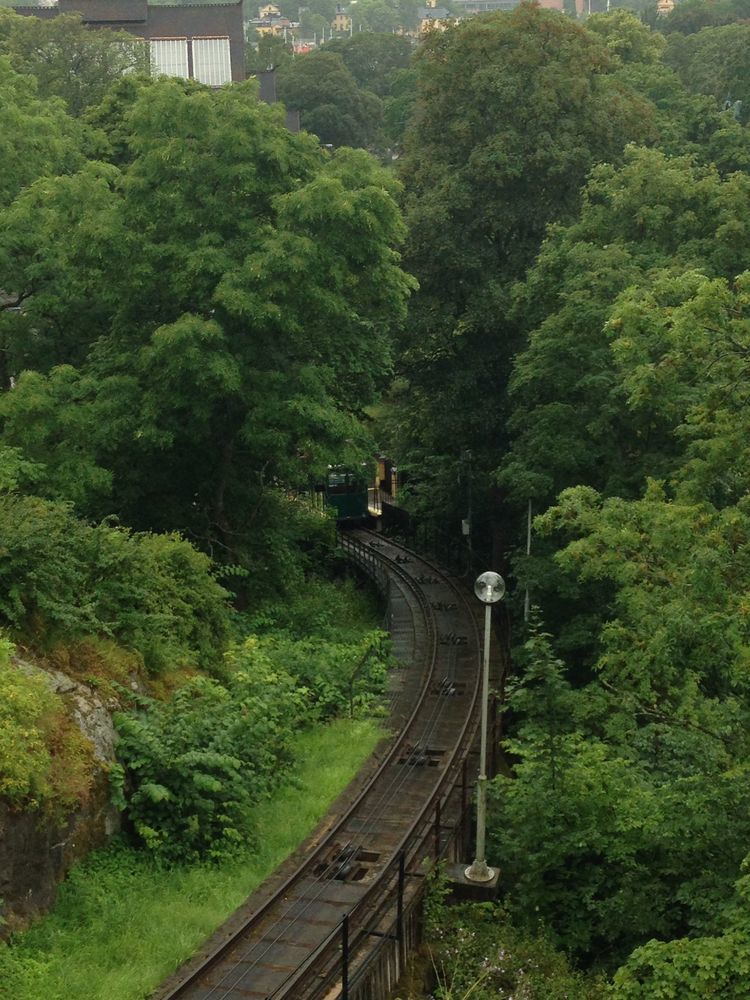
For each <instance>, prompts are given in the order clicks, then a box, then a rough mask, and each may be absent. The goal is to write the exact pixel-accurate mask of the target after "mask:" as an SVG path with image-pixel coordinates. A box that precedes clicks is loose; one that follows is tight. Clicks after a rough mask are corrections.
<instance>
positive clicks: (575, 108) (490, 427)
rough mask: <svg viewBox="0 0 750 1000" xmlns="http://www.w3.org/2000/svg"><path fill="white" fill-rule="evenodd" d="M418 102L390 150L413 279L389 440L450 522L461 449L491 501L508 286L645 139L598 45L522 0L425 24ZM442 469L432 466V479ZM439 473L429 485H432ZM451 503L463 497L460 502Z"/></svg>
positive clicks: (634, 102)
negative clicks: (397, 148)
mask: <svg viewBox="0 0 750 1000" xmlns="http://www.w3.org/2000/svg"><path fill="white" fill-rule="evenodd" d="M416 65H417V69H418V74H419V75H418V98H417V103H416V105H415V110H414V114H413V115H412V117H411V120H410V125H409V129H408V132H407V135H406V140H405V155H404V157H403V158H402V164H403V166H402V177H403V179H404V182H405V184H406V187H407V197H406V208H407V217H408V220H409V223H410V235H409V242H408V245H407V263H408V266H409V267H410V268H411V269H412V270H413V271H414V273H415V275H416V277H417V278H418V280H419V282H420V291H419V294H418V295H417V296H416V297H415V299H414V300H413V304H412V310H411V314H410V322H409V324H408V336H406V337H405V338H404V345H403V346H404V352H403V360H402V366H401V367H402V371H403V374H404V376H405V382H404V389H403V395H401V396H399V399H398V403H399V406H400V413H399V416H398V424H399V427H398V428H397V430H396V432H395V434H394V437H395V438H396V439H397V441H398V451H399V454H401V455H402V456H403V458H402V464H403V463H404V461H406V462H407V463H409V464H411V466H412V468H413V469H414V471H415V473H416V474H415V476H414V481H415V489H416V490H419V491H420V494H421V495H423V497H424V500H423V502H421V503H420V500H419V498H415V500H414V502H415V503H417V504H420V507H419V509H420V513H423V512H424V513H426V514H427V516H428V517H429V513H428V509H429V508H430V507H433V508H434V507H435V500H434V495H433V492H434V490H435V489H438V490H439V496H440V497H443V496H446V497H450V496H451V495H453V497H454V500H453V502H452V503H451V502H450V501H449V506H448V507H447V508H439V510H440V515H439V516H440V518H441V519H444V518H445V516H446V515H448V516H449V517H450V518H451V519H452V520H453V522H454V523H455V524H456V525H458V523H459V518H460V517H463V516H465V512H466V511H465V508H464V509H461V508H462V506H463V498H462V497H461V496H460V495H459V492H458V491H457V490H456V479H455V476H456V463H457V458H458V456H459V455H460V454H461V453H462V451H464V450H465V449H467V448H468V449H470V450H471V453H472V455H473V469H474V475H475V476H476V479H475V487H476V489H475V491H474V497H475V510H474V514H475V517H476V515H478V514H479V513H480V511H479V509H478V508H479V506H480V504H483V505H484V506H485V508H486V510H488V511H489V509H490V508H492V507H495V506H496V502H497V500H496V498H495V497H493V496H492V494H491V490H490V468H491V463H492V458H491V456H492V455H497V453H498V451H501V450H502V447H503V441H504V439H505V427H504V425H505V419H506V413H505V409H504V404H503V394H504V387H505V384H506V382H507V378H508V374H509V368H510V359H511V357H512V355H513V354H514V353H515V352H516V351H517V350H518V348H519V346H520V339H519V331H518V327H517V324H515V323H514V322H512V321H510V320H509V318H508V306H509V303H510V290H511V288H512V286H513V283H514V282H515V281H516V280H517V279H518V278H519V277H521V276H522V274H523V272H524V270H525V268H526V267H527V266H528V265H529V264H530V263H531V261H532V260H533V257H534V255H535V254H536V252H537V251H538V249H539V246H540V244H541V242H542V240H543V238H544V234H545V229H546V227H547V225H548V224H549V223H550V222H553V221H555V220H561V219H572V218H573V217H574V216H575V213H576V212H577V210H578V207H579V204H580V202H579V190H580V187H581V185H582V183H583V181H584V179H585V177H586V174H587V172H588V171H589V170H590V168H591V167H592V166H593V165H594V164H595V163H596V162H597V161H598V160H600V159H604V160H609V161H611V160H613V159H617V158H618V157H619V156H620V155H621V151H622V149H623V146H624V145H625V143H626V142H627V141H628V140H634V139H644V138H646V137H647V136H648V135H649V134H650V130H651V112H650V109H649V107H648V105H647V104H646V103H645V102H644V101H643V100H641V99H640V98H638V97H636V96H634V95H633V93H632V92H631V91H629V90H628V89H627V88H625V87H624V86H622V85H621V84H619V83H618V81H617V80H616V78H615V76H614V75H613V72H614V70H615V69H616V68H617V65H616V62H615V61H614V60H613V57H612V56H610V55H609V54H608V52H607V50H606V47H605V45H604V43H603V42H602V41H601V40H600V39H599V38H597V37H594V36H593V35H591V34H589V33H587V32H586V31H585V30H583V29H582V28H580V27H578V26H577V25H575V24H573V23H572V22H571V21H570V20H569V19H566V18H561V17H560V16H559V15H558V14H557V13H556V12H551V11H544V10H540V9H539V8H538V7H534V6H530V5H521V6H520V7H518V8H517V9H516V10H514V11H512V12H510V13H508V14H493V15H491V16H488V17H481V18H476V19H471V20H469V21H466V22H465V23H463V24H461V25H459V26H458V27H455V28H450V29H448V30H447V31H445V32H440V33H437V32H436V33H433V34H432V35H431V36H430V37H429V38H428V39H427V40H426V41H425V42H424V44H423V46H422V48H421V50H420V54H419V56H418V58H417V62H416ZM440 470H444V472H443V474H441V471H440ZM436 478H438V479H441V483H440V486H439V487H438V486H437V485H436V482H435V479H436ZM457 501H461V503H460V504H459V503H458V502H457Z"/></svg>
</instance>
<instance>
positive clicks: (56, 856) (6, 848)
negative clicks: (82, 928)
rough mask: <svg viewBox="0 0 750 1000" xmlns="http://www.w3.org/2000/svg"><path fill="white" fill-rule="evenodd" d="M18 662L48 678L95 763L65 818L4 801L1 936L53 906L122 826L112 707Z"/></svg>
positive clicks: (22, 666) (0, 818)
mask: <svg viewBox="0 0 750 1000" xmlns="http://www.w3.org/2000/svg"><path fill="white" fill-rule="evenodd" d="M14 666H15V667H16V668H17V669H18V670H20V671H22V672H23V673H26V674H36V675H38V676H41V677H43V678H44V680H45V683H46V684H47V685H48V686H49V688H50V689H51V690H52V691H53V692H54V693H55V694H56V695H57V696H58V697H59V698H60V699H61V700H62V702H63V704H64V705H65V708H66V711H67V712H68V713H69V714H70V716H71V717H72V719H73V720H74V721H75V723H76V725H77V726H78V727H79V729H80V730H81V732H82V734H83V735H84V737H85V738H86V739H87V740H88V741H89V742H90V743H91V746H92V751H93V753H92V760H93V765H92V774H91V782H90V787H89V791H88V794H87V795H86V797H85V801H83V802H82V803H81V805H80V806H79V808H78V809H76V810H75V811H74V812H71V813H70V814H69V815H68V816H66V817H64V818H63V819H62V820H60V819H58V820H51V819H50V818H48V817H46V816H45V815H44V814H42V813H40V812H38V811H34V812H23V811H20V810H15V809H12V808H10V807H9V806H8V805H7V804H4V803H2V802H0V935H2V934H7V933H9V932H10V931H11V930H13V929H14V928H15V927H18V926H21V925H23V924H25V923H27V922H28V921H29V920H30V919H32V918H33V917H35V916H37V915H38V914H39V913H41V912H43V911H44V910H46V909H48V908H49V906H50V905H51V904H52V903H53V902H54V898H55V894H56V891H57V886H58V884H59V882H60V881H61V879H62V878H64V876H65V874H66V873H67V872H68V870H69V869H70V867H71V865H72V864H73V863H74V862H75V861H77V860H78V859H79V858H81V857H82V856H83V855H85V854H86V853H87V852H88V851H90V850H91V849H92V848H94V847H98V846H100V845H101V844H102V843H104V841H105V840H106V839H107V838H108V837H109V836H111V835H112V834H113V833H114V832H115V831H116V830H117V829H118V828H119V813H118V811H117V810H116V809H115V808H114V807H113V806H112V805H111V803H110V794H109V778H108V773H109V765H110V764H111V763H112V761H113V760H114V756H115V755H114V747H115V742H116V739H117V737H116V733H115V729H114V725H113V724H112V718H111V715H110V712H109V710H108V708H107V706H106V705H105V704H104V702H103V701H102V699H101V698H100V697H99V695H98V694H96V693H95V692H93V691H92V690H91V689H90V688H89V687H88V686H86V685H84V684H80V683H78V682H76V681H74V680H72V679H71V678H69V677H67V676H66V675H65V674H63V673H61V672H59V671H56V670H41V669H40V668H39V667H36V666H34V665H33V664H30V663H28V662H25V661H23V660H19V659H16V660H14Z"/></svg>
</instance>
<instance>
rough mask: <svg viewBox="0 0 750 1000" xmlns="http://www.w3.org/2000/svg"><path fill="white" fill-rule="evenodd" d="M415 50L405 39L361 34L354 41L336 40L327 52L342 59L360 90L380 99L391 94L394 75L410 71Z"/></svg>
mask: <svg viewBox="0 0 750 1000" xmlns="http://www.w3.org/2000/svg"><path fill="white" fill-rule="evenodd" d="M413 51H414V47H413V45H412V42H411V39H409V38H405V37H404V36H403V35H390V34H378V33H376V32H372V31H362V32H358V33H357V34H356V35H352V37H351V38H334V39H333V41H331V42H328V43H327V44H326V52H335V53H337V55H340V56H341V58H342V59H343V61H344V65H345V66H346V67H347V69H348V70H349V72H350V73H351V74H352V76H353V77H354V79H355V80H356V82H357V86H358V87H363V88H364V89H365V90H371V91H372V92H373V93H374V94H377V95H378V97H386V96H387V95H388V94H389V93H390V87H391V80H392V76H393V73H394V71H396V70H404V69H408V68H409V65H410V63H411V60H412V54H413Z"/></svg>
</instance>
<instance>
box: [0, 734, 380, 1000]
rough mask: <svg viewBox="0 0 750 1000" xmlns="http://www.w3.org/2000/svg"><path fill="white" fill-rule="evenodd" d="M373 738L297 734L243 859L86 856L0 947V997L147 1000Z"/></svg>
mask: <svg viewBox="0 0 750 1000" xmlns="http://www.w3.org/2000/svg"><path fill="white" fill-rule="evenodd" d="M381 735H382V734H381V732H380V731H379V730H378V728H377V726H376V724H375V723H374V722H371V721H363V720H354V721H352V720H348V719H340V720H338V721H336V722H334V723H332V724H330V725H328V726H325V727H319V728H316V729H314V730H311V731H308V732H304V733H300V734H299V735H298V736H297V747H296V749H297V756H298V760H299V761H300V763H299V765H298V767H297V769H296V773H295V780H294V783H293V784H290V785H287V786H285V787H283V788H281V789H279V790H278V791H277V792H276V794H275V795H273V797H272V798H271V799H269V800H268V801H267V802H263V803H261V804H260V805H259V807H258V810H257V825H258V848H257V850H256V851H254V852H253V853H252V854H251V855H249V856H247V857H243V858H238V859H237V860H234V861H232V862H227V863H224V864H222V865H219V866H192V867H185V868H176V869H171V870H170V869H166V868H162V867H159V866H157V865H155V864H154V863H153V862H152V861H150V860H149V859H148V858H147V857H146V856H145V855H144V854H142V853H141V852H138V851H134V850H131V849H129V848H125V847H122V846H119V847H117V846H114V847H111V848H108V849H106V850H102V851H97V852H95V853H94V854H92V855H90V856H89V858H87V859H86V860H85V861H84V862H83V863H82V864H81V865H79V866H78V867H77V868H76V869H74V871H73V872H72V873H71V875H70V877H69V878H68V880H67V881H66V883H65V884H64V885H63V886H62V887H61V890H60V895H59V898H58V902H57V905H56V907H55V909H54V910H53V911H52V912H51V913H50V914H49V915H48V916H46V917H44V918H43V919H42V920H40V921H39V922H38V923H37V924H35V925H34V926H33V927H32V928H31V929H30V930H29V931H27V932H26V933H25V934H22V935H18V936H17V937H16V938H15V939H14V940H13V941H12V943H11V944H10V945H8V946H0V997H2V998H5V997H7V998H11V997H12V998H13V1000H141V998H143V997H146V996H148V995H149V993H151V992H152V991H153V990H154V989H155V988H156V987H157V986H158V985H159V983H161V982H162V981H163V980H164V979H166V978H167V976H169V975H170V973H172V972H173V971H174V970H175V969H176V968H177V967H178V966H179V965H180V964H181V963H182V962H183V961H184V960H185V959H186V958H188V957H189V956H190V955H191V954H192V953H193V952H194V951H195V950H196V949H197V948H198V947H199V945H200V944H201V943H202V942H203V941H204V940H205V939H206V938H207V937H208V936H209V935H210V934H211V932H212V931H213V930H214V929H215V928H216V927H217V926H218V925H219V924H220V923H221V922H222V921H223V920H224V919H225V918H226V917H227V916H228V915H229V914H230V913H231V912H232V911H233V910H235V909H236V908H237V907H238V906H239V905H240V904H241V903H242V902H243V901H244V899H245V898H246V897H247V896H248V895H249V893H251V892H252V891H253V890H254V889H255V888H256V887H257V886H258V885H259V884H260V883H261V882H262V881H263V879H264V878H265V877H266V876H267V875H268V874H269V873H270V872H272V871H273V870H274V869H275V868H276V867H277V865H278V864H279V863H280V862H281V861H283V859H284V858H286V857H287V856H288V855H289V854H290V853H292V851H294V849H295V848H296V847H297V846H298V844H299V843H300V842H301V841H302V840H303V839H304V838H305V837H306V836H307V834H308V833H309V832H310V831H311V830H312V829H313V828H314V826H315V825H316V823H317V822H318V820H319V819H320V818H321V817H322V816H324V815H325V813H326V811H327V809H328V807H329V805H330V804H331V802H332V801H333V800H334V799H335V798H336V796H337V795H338V793H339V792H340V791H341V790H342V788H344V786H345V785H346V784H347V783H348V781H349V780H350V779H351V778H352V777H353V775H354V774H355V773H356V772H357V770H358V769H359V767H360V766H361V764H362V762H363V761H364V760H365V759H366V757H367V756H368V754H369V753H370V751H371V750H372V748H373V747H374V746H375V744H376V743H377V741H378V739H379V737H380V736H381Z"/></svg>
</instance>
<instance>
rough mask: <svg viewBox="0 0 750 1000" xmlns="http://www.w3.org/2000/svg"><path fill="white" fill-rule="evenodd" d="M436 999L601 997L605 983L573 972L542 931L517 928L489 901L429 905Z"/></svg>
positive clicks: (588, 999)
mask: <svg viewBox="0 0 750 1000" xmlns="http://www.w3.org/2000/svg"><path fill="white" fill-rule="evenodd" d="M427 912H428V927H427V935H428V941H429V948H430V955H431V958H432V961H433V965H434V968H435V973H436V976H437V988H436V989H435V990H434V991H433V994H432V995H433V996H434V997H435V1000H461V998H466V997H469V996H471V998H472V1000H513V998H514V997H515V998H517V1000H521V998H523V1000H570V998H575V1000H599V998H602V1000H603V997H604V996H605V993H604V985H603V983H602V981H601V980H599V979H595V978H594V977H584V976H583V975H581V974H580V973H578V972H575V971H574V970H573V969H572V968H571V967H570V964H569V962H568V960H567V958H566V957H565V955H563V954H562V953H561V952H559V951H555V949H554V947H553V946H552V944H550V942H549V941H548V940H546V939H545V938H544V937H541V936H532V935H528V934H522V933H520V932H519V931H518V930H517V929H516V928H514V927H513V926H512V925H511V923H510V921H509V919H508V915H507V913H506V912H505V911H504V910H503V909H502V907H501V906H498V905H495V904H493V903H479V904H476V903H473V904H464V905H461V906H452V907H445V906H442V905H440V904H438V905H436V904H435V901H434V898H433V901H432V902H431V903H430V904H429V905H428V908H427Z"/></svg>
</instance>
